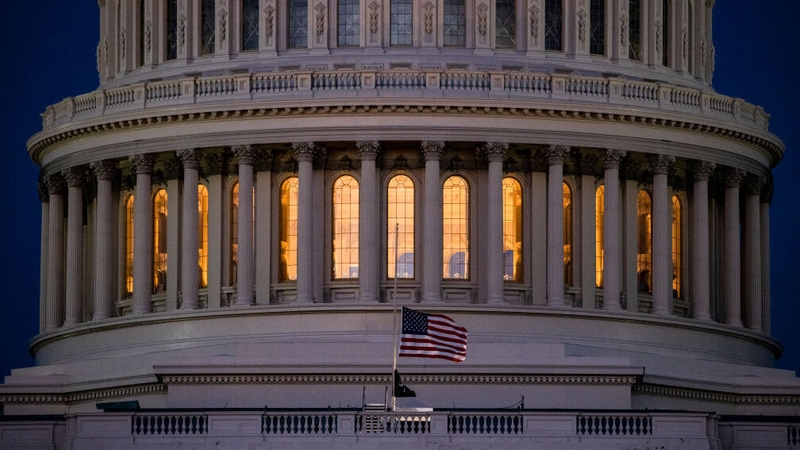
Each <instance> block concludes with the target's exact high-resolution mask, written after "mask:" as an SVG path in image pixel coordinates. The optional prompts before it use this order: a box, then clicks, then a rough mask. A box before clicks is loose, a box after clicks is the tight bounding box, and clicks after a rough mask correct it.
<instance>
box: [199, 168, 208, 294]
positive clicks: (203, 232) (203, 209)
mask: <svg viewBox="0 0 800 450" xmlns="http://www.w3.org/2000/svg"><path fill="white" fill-rule="evenodd" d="M197 213H198V214H199V217H198V221H197V224H198V227H199V229H198V236H199V238H200V242H199V244H200V245H199V246H198V247H197V262H198V264H199V266H200V287H206V286H208V189H206V187H205V186H203V185H202V184H200V185H198V186H197Z"/></svg>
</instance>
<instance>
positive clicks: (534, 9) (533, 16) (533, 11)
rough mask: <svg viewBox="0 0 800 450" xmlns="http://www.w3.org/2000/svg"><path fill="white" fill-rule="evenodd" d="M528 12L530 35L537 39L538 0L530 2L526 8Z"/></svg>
mask: <svg viewBox="0 0 800 450" xmlns="http://www.w3.org/2000/svg"><path fill="white" fill-rule="evenodd" d="M528 14H529V17H530V22H531V24H530V27H531V37H532V38H533V39H539V2H538V1H534V2H532V3H531V7H530V8H528Z"/></svg>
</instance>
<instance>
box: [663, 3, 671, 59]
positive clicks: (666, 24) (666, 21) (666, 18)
mask: <svg viewBox="0 0 800 450" xmlns="http://www.w3.org/2000/svg"><path fill="white" fill-rule="evenodd" d="M661 8H662V9H661V21H662V28H663V30H664V31H663V34H662V38H661V39H662V40H663V41H662V43H661V64H662V65H664V66H666V67H669V66H670V63H669V57H670V52H669V46H670V39H672V36H671V31H672V18H671V17H670V14H669V12H670V0H662V3H661Z"/></svg>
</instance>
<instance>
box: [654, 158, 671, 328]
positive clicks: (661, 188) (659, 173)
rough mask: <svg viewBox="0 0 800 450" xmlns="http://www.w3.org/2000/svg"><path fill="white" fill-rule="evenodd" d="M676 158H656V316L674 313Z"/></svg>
mask: <svg viewBox="0 0 800 450" xmlns="http://www.w3.org/2000/svg"><path fill="white" fill-rule="evenodd" d="M674 162H675V158H674V157H672V156H667V155H655V156H653V157H652V158H651V159H650V166H651V167H652V169H653V313H655V314H660V315H670V314H672V207H671V205H672V202H671V201H670V198H669V197H670V196H669V186H668V184H667V174H668V173H669V169H670V167H672V164H673V163H674Z"/></svg>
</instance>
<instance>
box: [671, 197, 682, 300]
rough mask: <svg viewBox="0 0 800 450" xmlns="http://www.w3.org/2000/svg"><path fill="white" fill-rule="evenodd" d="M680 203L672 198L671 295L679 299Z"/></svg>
mask: <svg viewBox="0 0 800 450" xmlns="http://www.w3.org/2000/svg"><path fill="white" fill-rule="evenodd" d="M682 226H683V225H682V217H681V202H680V200H679V199H678V197H677V196H674V195H673V196H672V295H673V297H675V298H681V297H682V296H683V295H682V294H683V292H682V290H681V231H682V229H681V227H682Z"/></svg>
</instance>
